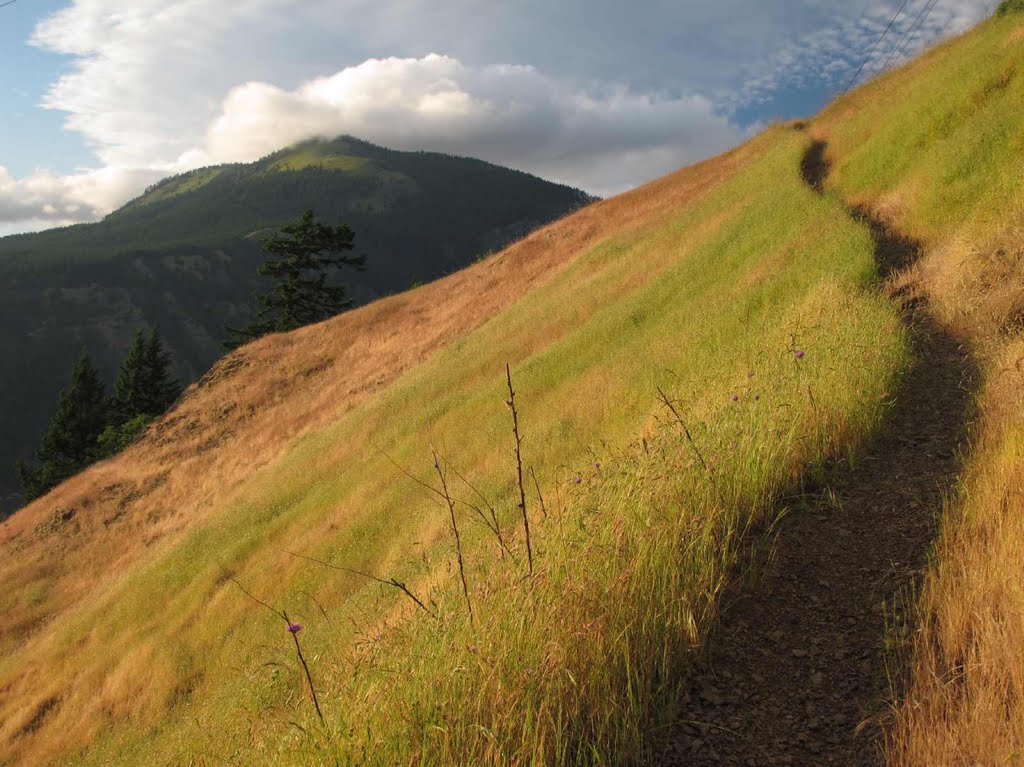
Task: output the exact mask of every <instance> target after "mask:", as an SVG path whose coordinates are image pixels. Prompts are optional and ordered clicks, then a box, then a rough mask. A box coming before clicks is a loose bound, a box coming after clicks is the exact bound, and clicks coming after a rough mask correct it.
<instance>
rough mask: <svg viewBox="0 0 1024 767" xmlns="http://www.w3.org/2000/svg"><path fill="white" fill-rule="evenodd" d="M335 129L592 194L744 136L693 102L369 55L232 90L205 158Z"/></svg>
mask: <svg viewBox="0 0 1024 767" xmlns="http://www.w3.org/2000/svg"><path fill="white" fill-rule="evenodd" d="M340 133H350V134H352V135H355V136H359V137H361V138H366V139H367V140H369V141H373V142H377V143H381V144H384V145H386V146H390V147H395V148H401V149H428V150H434V151H441V152H448V153H453V154H468V155H473V156H477V157H482V158H484V159H487V160H490V161H493V162H497V163H500V164H503V165H509V166H513V167H516V168H520V169H523V170H528V171H531V172H534V173H537V174H540V175H543V176H546V177H549V178H553V179H556V180H560V181H564V182H567V183H571V184H575V185H579V186H583V187H586V188H588V189H590V190H592V191H597V192H600V193H614V192H618V191H622V190H623V189H625V188H628V187H630V186H633V185H636V184H637V183H640V182H642V181H645V180H648V179H650V178H651V177H652V176H655V175H658V174H660V173H664V172H666V171H668V170H671V169H673V168H675V167H678V166H679V165H682V164H685V163H687V162H690V161H693V160H695V159H698V158H702V157H705V156H707V155H708V154H711V153H713V152H716V151H720V150H723V149H725V148H726V147H728V146H731V145H732V144H735V143H736V142H738V141H739V140H741V139H742V138H743V136H744V132H743V131H742V130H740V129H739V128H738V127H736V126H735V125H733V124H731V123H730V122H729V121H728V120H726V119H725V118H723V117H721V116H719V115H717V114H715V110H714V106H713V104H711V102H710V101H708V100H707V99H706V98H704V97H702V96H686V97H678V98H673V97H670V96H666V95H662V94H651V93H637V92H634V91H633V90H631V89H629V88H627V87H625V86H622V85H618V86H605V87H604V88H600V89H595V90H592V91H578V90H574V89H572V88H569V87H567V86H565V85H564V84H561V83H559V82H558V81H556V80H553V79H551V78H549V77H547V76H545V75H544V74H543V73H541V72H539V71H537V70H536V69H534V68H533V67H529V66H487V67H482V68H473V67H468V66H466V65H464V64H462V63H461V62H459V61H458V60H456V59H454V58H451V57H448V56H441V55H436V54H431V55H428V56H425V57H423V58H420V59H398V58H390V59H372V60H370V61H366V62H363V63H362V64H360V65H358V66H355V67H349V68H347V69H344V70H342V71H340V72H338V73H337V74H334V75H332V76H330V77H322V78H317V79H315V80H313V81H311V82H309V83H306V84H304V85H302V86H300V87H299V88H297V89H295V90H293V91H285V90H282V89H280V88H276V87H274V86H272V85H268V84H266V83H247V84H245V85H242V86H239V87H237V88H235V89H233V90H232V91H231V92H230V93H229V94H228V96H227V98H226V99H225V100H224V103H223V106H222V110H221V113H220V114H219V115H218V116H217V117H216V118H215V119H214V121H213V123H212V124H211V126H210V128H209V130H208V132H207V136H206V145H205V147H204V150H205V152H204V155H203V156H204V157H205V159H208V160H210V161H213V162H228V161H245V160H251V159H254V158H257V157H259V156H262V155H264V154H267V153H268V152H271V151H273V150H275V149H278V148H280V147H281V146H285V145H287V144H290V143H293V142H295V141H298V140H301V139H305V138H311V137H314V136H335V135H337V134H340ZM624 154H626V155H628V158H627V157H624V156H623V155H624Z"/></svg>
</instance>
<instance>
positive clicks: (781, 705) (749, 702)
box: [656, 143, 977, 767]
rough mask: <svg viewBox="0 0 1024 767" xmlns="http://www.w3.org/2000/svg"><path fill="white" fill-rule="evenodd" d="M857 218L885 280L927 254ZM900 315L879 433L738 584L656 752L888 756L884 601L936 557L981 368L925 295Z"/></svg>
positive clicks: (852, 760) (727, 756)
mask: <svg viewBox="0 0 1024 767" xmlns="http://www.w3.org/2000/svg"><path fill="white" fill-rule="evenodd" d="M802 171H803V176H804V180H805V181H806V182H807V183H808V184H809V185H810V186H812V187H813V188H814V189H816V190H817V191H818V192H819V193H820V192H821V191H822V188H823V182H824V179H825V177H826V176H827V173H828V165H827V162H826V160H825V145H824V144H822V143H815V144H814V145H813V146H812V147H811V149H810V150H809V151H808V153H807V155H806V156H805V158H804V162H803V166H802ZM850 215H851V216H853V217H855V218H857V219H858V220H860V221H862V222H863V223H864V224H865V225H866V226H868V227H869V228H870V230H871V233H872V235H873V237H874V239H875V258H876V260H877V262H878V268H879V273H880V275H881V276H882V278H885V277H888V276H889V275H891V274H892V273H893V272H895V271H898V270H900V269H902V268H904V267H906V266H909V265H910V264H912V263H913V261H914V260H915V259H916V258H917V257H918V255H919V252H920V247H919V245H918V243H916V242H914V241H912V240H910V239H907V238H905V237H902V236H900V235H899V234H897V233H895V232H893V231H891V230H890V229H888V228H887V227H886V226H885V225H884V224H883V223H882V222H880V221H878V220H875V219H873V218H872V217H871V216H870V215H868V214H867V213H865V212H864V211H859V210H851V211H850ZM903 315H904V321H905V323H906V324H907V326H908V327H909V329H910V330H911V333H912V339H913V351H914V358H913V363H912V368H911V370H910V371H909V374H908V375H907V377H906V379H905V380H904V382H903V385H902V387H901V389H900V391H899V393H898V395H897V400H896V403H895V406H894V408H893V410H892V412H891V413H890V414H889V417H888V420H887V423H886V425H885V427H884V428H883V431H882V433H881V434H880V435H879V436H878V438H877V439H876V441H875V442H874V443H873V444H872V445H871V446H870V447H869V448H868V450H867V451H866V453H865V455H863V456H862V458H861V459H860V460H859V461H858V463H857V465H856V466H853V467H850V466H849V465H838V466H836V467H834V468H833V469H831V470H830V471H829V472H828V474H827V477H826V482H825V486H824V488H823V489H822V490H821V491H820V492H819V493H818V494H816V495H815V496H814V497H813V498H810V499H808V500H807V508H803V509H799V510H795V511H793V512H792V513H791V514H789V515H788V516H787V517H786V518H785V519H784V520H783V521H782V523H781V524H780V526H779V529H778V539H777V541H776V546H775V547H774V552H773V556H771V557H765V561H764V562H763V563H762V567H763V568H764V569H765V574H764V577H763V578H762V579H759V580H758V582H757V584H756V585H755V586H753V587H751V588H749V589H748V590H746V591H743V592H739V591H737V592H736V593H733V594H730V595H729V596H728V598H727V602H728V607H727V609H725V610H724V613H723V615H722V618H721V622H720V624H719V625H718V627H717V628H716V630H715V632H714V634H713V635H712V637H711V639H710V642H709V645H708V647H709V649H708V654H707V658H706V660H705V662H704V664H703V665H702V667H701V668H699V669H698V670H697V672H696V673H695V674H694V675H693V677H692V679H691V681H690V683H689V688H688V689H689V703H688V706H687V708H686V710H684V711H682V712H681V717H680V718H681V719H683V720H687V721H686V722H685V723H682V724H679V725H676V726H674V727H673V729H672V730H671V734H670V735H668V737H667V741H666V742H665V743H663V744H662V745H661V746H660V747H658V751H659V756H658V758H657V760H656V763H657V764H661V765H672V764H686V765H758V766H759V767H760V766H761V765H815V766H816V767H817V765H832V764H834V765H875V764H879V763H880V762H881V758H880V750H879V746H880V744H881V743H880V741H881V738H880V735H881V729H880V728H881V723H882V721H883V720H884V718H885V716H886V712H887V711H888V706H887V704H886V699H887V697H888V695H889V692H890V682H889V677H888V675H887V671H886V650H885V635H886V630H887V629H886V625H887V613H888V610H887V609H885V608H883V607H882V604H883V603H885V604H886V605H891V604H892V603H893V601H894V599H895V598H897V597H898V596H899V594H900V593H901V592H902V593H904V594H905V593H906V590H907V589H908V588H909V587H911V586H912V585H913V583H914V581H915V578H916V577H917V575H918V574H919V573H920V571H921V568H922V566H923V565H924V563H925V559H926V556H927V554H928V551H929V549H930V546H931V544H932V542H933V540H934V536H935V533H936V523H937V517H938V514H939V512H940V509H941V504H942V498H943V495H944V493H946V492H947V491H948V490H950V489H951V488H952V486H953V483H954V481H955V479H956V475H957V472H958V470H959V460H958V457H957V455H958V448H959V447H960V446H961V445H962V444H963V442H964V439H965V437H966V431H967V426H968V419H969V412H970V408H971V401H972V396H971V391H972V387H973V385H974V382H975V381H976V380H977V376H976V374H975V370H974V367H973V366H972V364H971V362H970V360H969V358H968V356H967V353H966V352H965V351H964V350H963V349H962V348H961V347H960V345H959V344H958V343H957V341H956V340H954V339H953V338H952V337H950V336H949V335H948V334H947V333H945V332H944V331H943V330H942V329H941V328H940V327H939V326H938V325H937V324H936V323H935V322H934V321H933V320H932V319H931V318H930V316H929V312H928V307H927V305H926V304H925V303H923V302H917V303H909V304H906V305H904V307H903ZM830 495H831V497H832V499H834V500H830V499H829V496H830ZM888 618H889V619H891V614H888ZM897 682H898V677H897Z"/></svg>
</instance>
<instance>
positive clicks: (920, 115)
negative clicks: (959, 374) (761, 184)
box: [814, 2, 1024, 765]
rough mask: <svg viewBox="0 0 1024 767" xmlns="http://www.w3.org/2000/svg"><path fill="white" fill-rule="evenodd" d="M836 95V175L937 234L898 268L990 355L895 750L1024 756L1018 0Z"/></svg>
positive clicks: (916, 757) (925, 758)
mask: <svg viewBox="0 0 1024 767" xmlns="http://www.w3.org/2000/svg"><path fill="white" fill-rule="evenodd" d="M1004 6H1005V8H1004V10H1005V12H1004V13H1002V14H998V15H996V16H995V17H994V18H993V19H991V20H989V21H988V22H986V23H985V24H983V25H982V26H981V27H979V28H978V29H977V30H975V31H973V32H972V33H970V34H968V35H966V36H964V37H963V38H960V39H958V40H955V41H953V42H951V43H949V44H946V45H943V46H941V47H939V48H937V49H935V50H933V51H931V52H930V53H929V54H927V55H926V56H924V57H923V58H922V59H920V60H919V61H916V62H914V63H913V64H911V65H910V66H909V67H907V68H904V69H902V70H899V71H897V72H894V73H892V74H890V75H888V76H886V77H883V78H880V79H879V80H877V81H875V82H873V83H871V84H870V85H868V86H867V87H864V88H862V89H860V90H859V91H857V92H855V93H853V94H851V95H850V96H849V97H847V98H844V99H842V100H840V101H839V102H837V103H836V104H835V105H834V106H833V107H832V108H830V109H829V110H828V111H827V112H826V113H825V114H824V115H823V116H822V117H821V119H819V120H818V121H817V122H816V124H815V128H814V130H815V131H817V132H819V133H820V135H822V136H824V137H826V138H827V139H828V140H829V142H830V147H831V156H832V159H833V161H834V174H833V181H834V185H835V187H836V188H837V189H838V190H839V191H840V192H841V193H842V194H844V195H848V196H851V197H856V198H858V199H860V200H861V201H863V202H864V203H865V204H868V205H870V206H872V207H873V208H875V209H877V210H878V211H880V212H881V213H883V214H884V215H887V216H889V217H890V218H891V219H892V220H894V221H895V222H896V223H897V225H898V226H900V227H901V228H902V229H905V230H908V231H910V232H911V233H912V234H914V235H915V236H917V237H920V238H921V239H922V240H923V241H924V242H925V243H926V244H927V255H926V257H925V259H924V260H923V261H922V263H921V264H920V266H919V268H918V269H917V270H916V271H915V272H914V273H912V274H910V275H906V276H905V277H904V279H903V283H904V284H905V286H906V287H907V288H909V289H911V290H914V291H917V292H920V293H926V294H927V295H928V296H929V297H930V299H931V301H932V305H933V306H934V307H935V309H936V311H937V312H938V313H939V315H940V317H941V318H942V319H943V320H944V321H945V322H946V323H947V324H948V325H949V327H950V328H951V329H952V330H953V331H954V332H956V333H957V334H959V336H960V337H962V338H963V339H964V340H965V341H966V342H968V343H969V344H970V346H971V348H972V349H973V350H974V352H975V353H976V355H977V356H978V358H979V360H980V361H981V364H982V366H983V372H984V377H985V378H984V385H983V388H982V393H981V395H980V398H979V421H978V427H977V435H976V439H975V443H976V444H975V447H974V453H973V455H971V456H970V459H969V461H968V469H967V472H966V475H965V477H964V479H963V481H962V483H961V488H960V493H959V498H957V499H955V500H953V501H951V504H950V508H949V510H948V513H947V515H946V519H945V528H944V535H943V537H942V540H941V542H940V544H939V546H938V549H937V551H936V556H935V560H934V565H933V568H932V570H931V572H930V574H929V578H928V581H927V583H926V585H925V588H924V590H923V594H922V595H921V599H920V601H921V611H922V618H921V625H920V629H919V633H918V634H917V635H916V636H915V637H914V642H913V648H914V665H913V673H914V677H913V687H912V689H911V691H910V694H909V696H908V699H907V701H906V702H905V704H904V705H903V706H902V708H901V710H900V712H899V713H900V720H899V728H898V731H897V733H896V735H895V738H894V742H893V744H892V747H891V749H890V751H891V760H892V762H893V763H896V764H907V765H924V764H927V765H952V764H957V765H959V764H1017V763H1019V762H1020V760H1021V758H1022V754H1024V335H1022V329H1024V121H1022V119H1021V116H1022V114H1024V13H1022V11H1024V6H1022V5H1021V4H1020V3H1019V2H1014V3H1006V4H1004Z"/></svg>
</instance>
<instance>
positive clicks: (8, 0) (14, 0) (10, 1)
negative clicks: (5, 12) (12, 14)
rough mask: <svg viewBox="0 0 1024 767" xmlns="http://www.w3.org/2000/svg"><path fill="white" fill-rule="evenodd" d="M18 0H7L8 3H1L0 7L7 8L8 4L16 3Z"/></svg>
mask: <svg viewBox="0 0 1024 767" xmlns="http://www.w3.org/2000/svg"><path fill="white" fill-rule="evenodd" d="M16 2H18V0H7V2H6V3H0V8H6V7H7V6H8V5H14V4H15V3H16Z"/></svg>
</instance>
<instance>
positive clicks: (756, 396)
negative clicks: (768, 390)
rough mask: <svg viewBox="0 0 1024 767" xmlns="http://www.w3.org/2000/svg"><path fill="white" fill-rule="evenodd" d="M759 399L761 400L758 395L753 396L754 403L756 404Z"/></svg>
mask: <svg viewBox="0 0 1024 767" xmlns="http://www.w3.org/2000/svg"><path fill="white" fill-rule="evenodd" d="M760 399H761V395H760V394H755V395H754V402H758V401H759V400H760Z"/></svg>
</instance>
